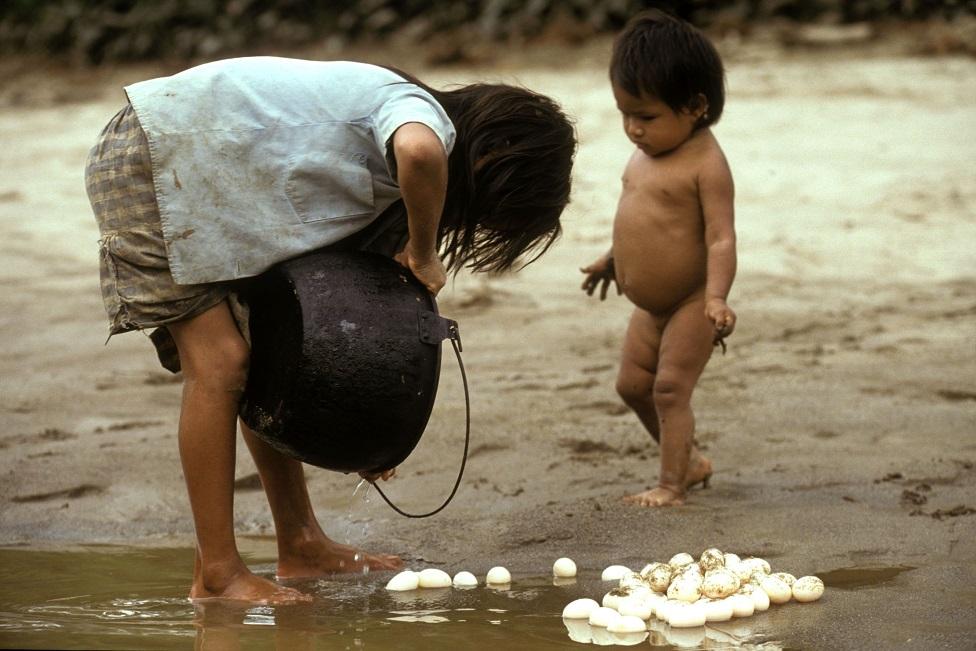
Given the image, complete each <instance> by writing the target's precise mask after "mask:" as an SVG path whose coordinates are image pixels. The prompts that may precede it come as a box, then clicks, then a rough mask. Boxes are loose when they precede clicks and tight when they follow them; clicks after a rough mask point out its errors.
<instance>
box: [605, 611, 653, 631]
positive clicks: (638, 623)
mask: <svg viewBox="0 0 976 651" xmlns="http://www.w3.org/2000/svg"><path fill="white" fill-rule="evenodd" d="M646 630H647V624H645V623H644V620H643V619H641V618H640V617H634V616H633V615H621V616H620V617H618V618H617V619H614V620H613V621H611V622H610V623H609V624H607V631H609V632H610V633H643V632H644V631H646Z"/></svg>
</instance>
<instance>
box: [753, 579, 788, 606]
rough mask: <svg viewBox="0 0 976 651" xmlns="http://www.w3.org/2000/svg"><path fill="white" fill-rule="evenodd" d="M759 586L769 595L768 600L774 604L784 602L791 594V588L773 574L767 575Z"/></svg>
mask: <svg viewBox="0 0 976 651" xmlns="http://www.w3.org/2000/svg"><path fill="white" fill-rule="evenodd" d="M759 587H760V588H762V589H763V591H764V592H765V593H766V594H767V595H769V600H770V601H771V602H773V603H774V604H785V603H786V602H787V601H789V600H790V598H791V597H792V596H793V590H792V589H791V588H790V586H788V585H786V583H785V582H784V581H782V580H781V579H777V578H776V577H775V576H767V577H766V578H765V579H763V580H762V583H760V584H759Z"/></svg>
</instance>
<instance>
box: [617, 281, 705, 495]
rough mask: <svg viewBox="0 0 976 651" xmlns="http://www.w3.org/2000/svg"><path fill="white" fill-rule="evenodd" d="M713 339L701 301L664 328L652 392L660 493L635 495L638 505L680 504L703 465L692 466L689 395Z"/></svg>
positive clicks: (699, 461) (697, 461) (688, 305)
mask: <svg viewBox="0 0 976 651" xmlns="http://www.w3.org/2000/svg"><path fill="white" fill-rule="evenodd" d="M713 336H714V330H713V327H712V324H711V323H710V322H709V321H708V319H707V318H706V317H705V313H704V301H703V300H702V298H701V297H696V298H695V299H693V300H690V301H688V302H687V303H685V304H684V305H682V306H681V307H679V308H678V309H677V310H676V311H675V312H674V314H673V315H672V316H671V318H670V319H669V320H668V322H667V324H665V326H664V328H663V331H662V333H661V345H660V348H659V349H658V365H657V374H656V377H655V380H654V389H653V392H652V395H653V401H654V407H655V409H656V411H657V414H658V422H659V427H660V432H661V474H660V478H659V481H658V484H659V485H658V488H656V489H652V490H650V491H647V492H645V493H641V494H639V495H635V496H633V501H635V502H637V503H638V504H641V505H644V506H662V505H665V504H680V503H682V502H683V496H684V492H685V489H686V487H687V485H688V484H689V483H693V481H696V480H697V479H696V477H697V475H696V473H697V472H698V471H700V469H701V464H702V461H704V463H706V464H707V460H703V459H702V458H701V457H700V455H698V456H697V458H696V459H695V462H694V463H695V466H696V467H692V464H691V463H690V462H691V459H692V452H693V449H694V433H695V416H694V414H693V413H692V411H691V395H692V392H693V391H694V389H695V385H696V384H697V382H698V378H699V377H700V376H701V372H702V371H703V370H704V368H705V365H706V364H707V363H708V359H709V357H710V356H711V354H712V339H713ZM710 471H711V467H710V464H708V472H710Z"/></svg>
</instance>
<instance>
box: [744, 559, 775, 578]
mask: <svg viewBox="0 0 976 651" xmlns="http://www.w3.org/2000/svg"><path fill="white" fill-rule="evenodd" d="M742 565H746V566H747V567H749V574H752V573H753V572H755V571H756V570H761V571H762V573H763V574H769V573H770V572H771V571H772V570H771V568H770V567H769V563H768V562H767V561H765V560H764V559H762V558H757V557H750V558H744V559H742Z"/></svg>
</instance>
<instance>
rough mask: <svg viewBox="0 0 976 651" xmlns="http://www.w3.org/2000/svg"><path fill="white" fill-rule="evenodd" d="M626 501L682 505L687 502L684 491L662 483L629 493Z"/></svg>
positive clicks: (654, 504)
mask: <svg viewBox="0 0 976 651" xmlns="http://www.w3.org/2000/svg"><path fill="white" fill-rule="evenodd" d="M624 501H625V502H630V503H631V504H636V505H638V506H650V507H658V506H681V505H682V504H684V503H685V494H684V492H683V491H679V490H677V489H675V488H670V487H668V486H663V485H662V486H655V487H654V488H652V489H650V490H646V491H644V492H642V493H636V494H634V495H628V496H626V497H625V498H624Z"/></svg>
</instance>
